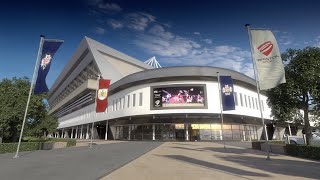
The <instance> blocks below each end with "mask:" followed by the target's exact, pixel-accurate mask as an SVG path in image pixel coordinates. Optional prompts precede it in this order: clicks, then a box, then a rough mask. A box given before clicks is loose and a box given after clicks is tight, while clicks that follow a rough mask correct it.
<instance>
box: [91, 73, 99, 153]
mask: <svg viewBox="0 0 320 180" xmlns="http://www.w3.org/2000/svg"><path fill="white" fill-rule="evenodd" d="M99 80H100V74H99V75H98V78H97V89H96V97H95V98H94V99H95V101H94V112H95V111H96V109H97V96H98V90H99ZM95 115H97V112H95V114H94V116H93V118H92V127H91V140H90V146H89V147H90V148H92V140H93V135H94V132H93V126H94V117H95Z"/></svg>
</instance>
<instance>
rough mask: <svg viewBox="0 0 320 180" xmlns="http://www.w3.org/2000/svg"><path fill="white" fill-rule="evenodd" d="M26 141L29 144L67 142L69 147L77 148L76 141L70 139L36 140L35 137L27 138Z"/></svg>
mask: <svg viewBox="0 0 320 180" xmlns="http://www.w3.org/2000/svg"><path fill="white" fill-rule="evenodd" d="M23 140H24V141H28V142H67V147H71V146H75V145H76V144H77V140H76V139H68V138H47V139H43V138H35V137H25V138H23Z"/></svg>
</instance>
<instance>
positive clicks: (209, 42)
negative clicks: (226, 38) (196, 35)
mask: <svg viewBox="0 0 320 180" xmlns="http://www.w3.org/2000/svg"><path fill="white" fill-rule="evenodd" d="M202 41H203V42H205V43H207V44H212V40H211V39H203V40H202Z"/></svg>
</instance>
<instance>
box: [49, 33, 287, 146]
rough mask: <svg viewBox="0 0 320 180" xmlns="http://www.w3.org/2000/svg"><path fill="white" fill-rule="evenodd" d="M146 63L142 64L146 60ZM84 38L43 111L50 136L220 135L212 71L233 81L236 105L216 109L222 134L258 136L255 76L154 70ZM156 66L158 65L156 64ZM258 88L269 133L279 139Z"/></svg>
mask: <svg viewBox="0 0 320 180" xmlns="http://www.w3.org/2000/svg"><path fill="white" fill-rule="evenodd" d="M148 64H150V63H148ZM148 64H145V63H143V62H142V61H139V60H137V59H135V58H132V57H130V56H128V55H126V54H124V53H121V52H119V51H117V50H114V49H112V48H110V47H108V46H106V45H104V44H101V43H99V42H97V41H95V40H92V39H90V38H88V37H85V38H84V39H83V40H82V41H81V43H80V45H79V47H78V49H77V50H76V51H75V53H74V54H73V56H72V57H71V59H70V60H69V62H68V63H67V65H66V66H65V67H64V69H63V71H62V72H61V74H60V75H59V77H58V78H57V79H56V81H55V82H54V84H53V86H52V88H51V89H50V93H49V98H48V101H49V105H50V112H49V113H50V114H53V115H54V116H56V117H57V118H58V120H59V126H58V132H57V133H56V134H55V135H54V136H55V137H58V136H59V137H66V138H68V137H69V138H79V139H89V138H90V136H91V134H92V133H91V125H92V122H93V121H94V122H95V123H94V128H93V129H94V133H93V134H94V137H93V138H96V139H106V140H107V139H110V140H111V139H119V140H183V141H195V140H197V141H204V140H207V141H208V140H222V129H221V118H220V103H219V102H220V101H219V90H218V83H217V72H219V74H220V75H229V76H231V77H232V79H233V81H234V95H235V104H236V109H235V110H232V111H224V112H223V114H224V115H223V116H224V126H223V129H224V130H223V134H224V139H225V140H239V141H251V140H258V139H262V138H263V134H262V133H263V128H262V121H261V118H260V110H259V106H258V100H257V93H256V86H255V81H254V80H253V79H252V78H250V77H248V76H245V75H243V74H241V73H239V72H235V71H232V70H228V69H223V68H216V67H199V66H188V67H165V68H154V67H152V66H150V65H148ZM160 67H161V66H160ZM99 74H100V75H101V76H102V78H104V79H110V80H111V86H110V88H109V95H108V108H107V110H106V111H105V112H104V113H98V114H96V113H95V104H94V102H95V90H96V87H97V82H96V79H97V76H98V75H99ZM266 99H267V98H266V96H265V95H264V94H263V93H262V94H261V102H262V111H263V116H264V118H265V120H266V123H267V129H268V136H269V139H270V138H273V139H281V138H282V135H283V133H284V131H285V127H275V125H274V124H273V123H272V121H271V117H270V112H271V109H270V108H269V107H268V105H267V103H266Z"/></svg>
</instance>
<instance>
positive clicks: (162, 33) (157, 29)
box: [149, 24, 173, 39]
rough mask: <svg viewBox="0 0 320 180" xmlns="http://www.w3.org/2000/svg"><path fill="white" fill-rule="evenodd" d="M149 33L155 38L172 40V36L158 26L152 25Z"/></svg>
mask: <svg viewBox="0 0 320 180" xmlns="http://www.w3.org/2000/svg"><path fill="white" fill-rule="evenodd" d="M149 33H150V34H152V35H155V36H159V37H162V38H164V39H172V38H173V35H172V33H171V32H168V31H166V30H165V29H164V28H163V27H162V26H160V25H158V24H157V25H154V26H153V27H152V28H151V29H150V30H149Z"/></svg>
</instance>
